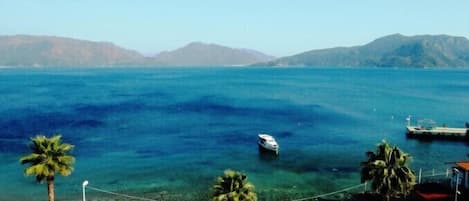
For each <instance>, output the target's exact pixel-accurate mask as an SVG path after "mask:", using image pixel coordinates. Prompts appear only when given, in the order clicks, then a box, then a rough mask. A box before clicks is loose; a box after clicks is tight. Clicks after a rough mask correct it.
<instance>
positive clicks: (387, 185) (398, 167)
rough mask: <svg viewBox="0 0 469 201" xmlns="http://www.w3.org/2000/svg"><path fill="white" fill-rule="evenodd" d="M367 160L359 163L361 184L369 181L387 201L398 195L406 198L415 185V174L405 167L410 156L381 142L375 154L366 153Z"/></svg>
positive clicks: (374, 189)
mask: <svg viewBox="0 0 469 201" xmlns="http://www.w3.org/2000/svg"><path fill="white" fill-rule="evenodd" d="M366 154H367V157H368V160H367V161H364V162H362V163H361V166H362V170H361V180H362V183H363V182H366V181H370V180H371V188H372V190H373V191H375V192H376V193H379V194H381V195H382V196H383V198H384V199H385V200H387V201H389V200H390V199H391V197H398V196H399V195H404V196H407V194H408V193H409V192H410V191H411V190H412V188H413V186H414V185H415V174H414V172H413V171H412V170H411V169H410V168H409V167H407V163H408V162H409V160H410V155H409V154H407V153H404V152H403V151H401V150H400V149H399V148H397V147H396V146H394V147H392V148H391V146H390V145H389V144H388V143H387V142H386V141H384V140H383V142H382V143H380V144H378V146H377V150H376V153H374V152H371V151H370V152H367V153H366Z"/></svg>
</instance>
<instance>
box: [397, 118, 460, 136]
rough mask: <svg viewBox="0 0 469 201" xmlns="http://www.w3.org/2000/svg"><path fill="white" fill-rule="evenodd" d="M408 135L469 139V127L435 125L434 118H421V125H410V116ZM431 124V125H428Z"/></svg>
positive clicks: (407, 127)
mask: <svg viewBox="0 0 469 201" xmlns="http://www.w3.org/2000/svg"><path fill="white" fill-rule="evenodd" d="M406 120H407V126H406V130H407V132H406V133H407V136H409V137H416V138H442V139H466V140H469V128H467V124H466V128H450V127H446V126H433V125H432V124H435V122H434V121H433V120H429V119H425V120H420V121H419V125H417V126H411V125H410V116H409V117H407V119H406ZM428 124H431V125H428Z"/></svg>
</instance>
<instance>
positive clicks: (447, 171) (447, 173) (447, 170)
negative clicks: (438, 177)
mask: <svg viewBox="0 0 469 201" xmlns="http://www.w3.org/2000/svg"><path fill="white" fill-rule="evenodd" d="M448 176H449V169H448V168H446V178H448Z"/></svg>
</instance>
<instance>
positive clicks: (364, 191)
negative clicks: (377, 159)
mask: <svg viewBox="0 0 469 201" xmlns="http://www.w3.org/2000/svg"><path fill="white" fill-rule="evenodd" d="M367 184H368V182H366V181H365V189H364V190H363V193H366V185H367Z"/></svg>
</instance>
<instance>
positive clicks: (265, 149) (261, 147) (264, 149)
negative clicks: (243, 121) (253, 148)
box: [257, 143, 279, 155]
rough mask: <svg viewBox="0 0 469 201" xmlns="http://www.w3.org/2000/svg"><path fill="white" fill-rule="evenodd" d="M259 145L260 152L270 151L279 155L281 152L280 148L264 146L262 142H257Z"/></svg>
mask: <svg viewBox="0 0 469 201" xmlns="http://www.w3.org/2000/svg"><path fill="white" fill-rule="evenodd" d="M257 145H258V147H259V152H260V153H270V154H276V155H278V153H279V150H278V148H277V149H272V148H267V147H264V146H262V145H261V144H260V143H257Z"/></svg>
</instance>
